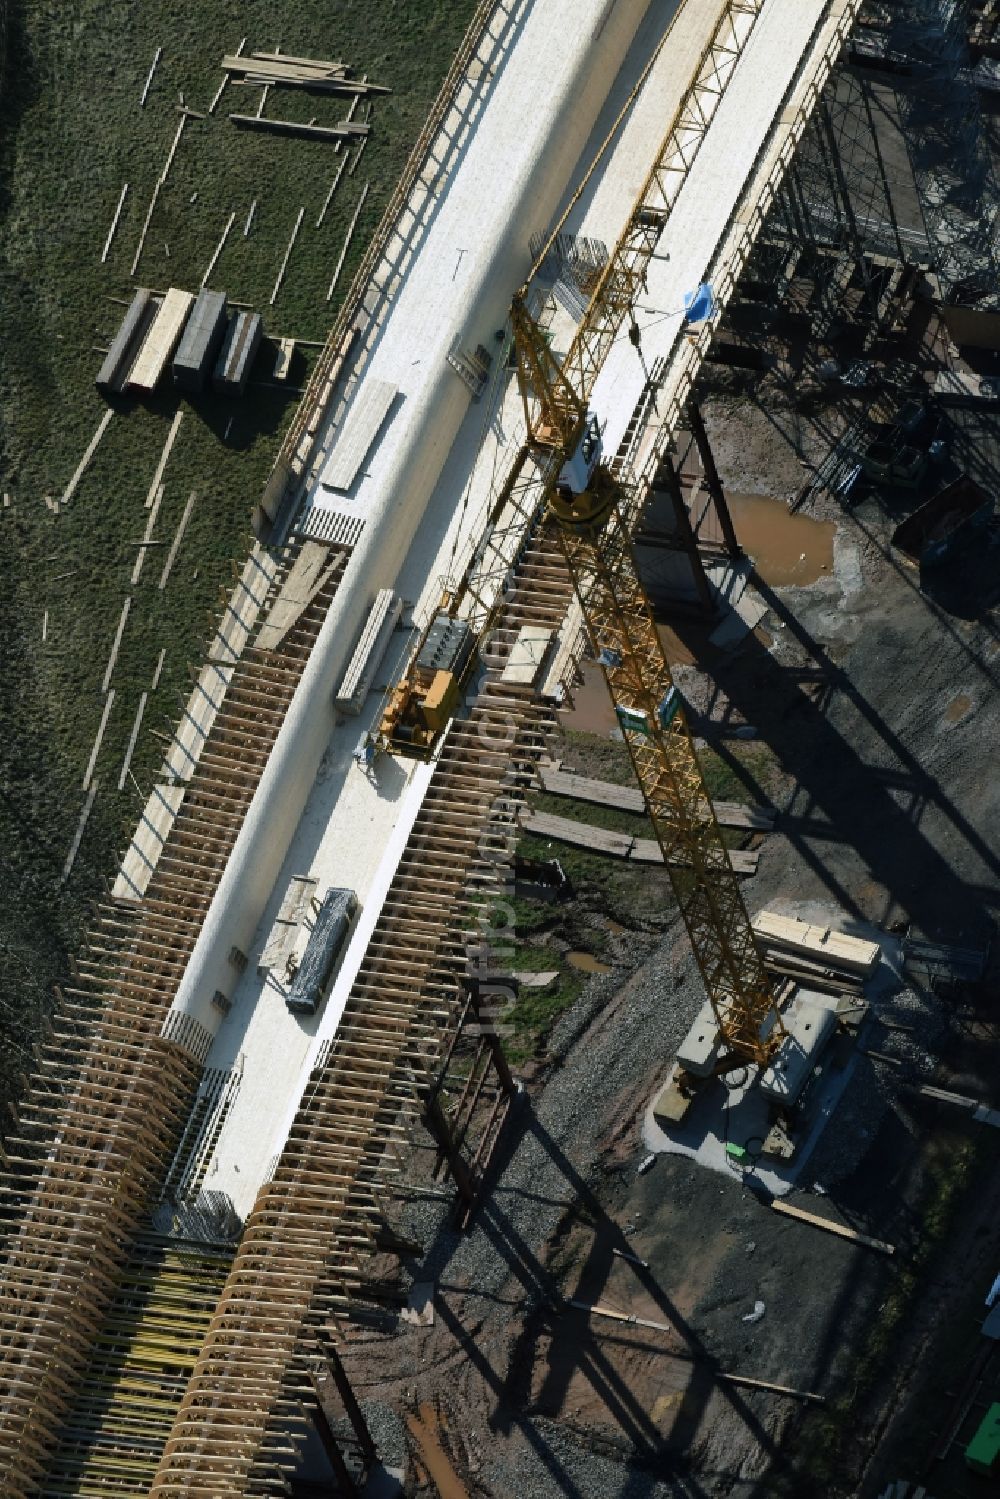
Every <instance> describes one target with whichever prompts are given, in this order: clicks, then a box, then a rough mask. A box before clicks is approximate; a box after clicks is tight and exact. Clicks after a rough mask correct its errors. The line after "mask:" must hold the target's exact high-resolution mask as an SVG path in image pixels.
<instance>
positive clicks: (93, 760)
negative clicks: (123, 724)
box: [82, 687, 115, 791]
mask: <svg viewBox="0 0 1000 1499" xmlns="http://www.w3.org/2000/svg"><path fill="white" fill-rule="evenodd" d="M114 701H115V689H114V688H113V687H112V689H111V691H110V692H109V693H108V695H107V697H106V698H105V699H104V712H103V713H102V714H101V721H100V723H99V724H98V726H97V737H96V738H95V740H94V747H93V749H92V750H91V751H90V759H89V760H88V761H87V769H86V770H85V771H84V773H83V788H82V789H83V790H84V791H86V790H87V788H88V787H89V785H90V780H91V777H92V776H93V774H94V767H95V766H96V764H97V757H98V755H99V754H100V752H101V741H102V739H103V738H104V730H105V729H106V728H107V726H108V719H109V718H110V716H111V709H112V706H113V704H114Z"/></svg>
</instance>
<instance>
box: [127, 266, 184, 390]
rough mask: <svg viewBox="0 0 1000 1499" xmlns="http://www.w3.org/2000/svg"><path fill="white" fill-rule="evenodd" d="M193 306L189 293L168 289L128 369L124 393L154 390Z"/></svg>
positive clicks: (175, 288)
mask: <svg viewBox="0 0 1000 1499" xmlns="http://www.w3.org/2000/svg"><path fill="white" fill-rule="evenodd" d="M193 306H194V297H193V296H192V294H191V293H190V292H189V291H183V290H182V289H181V288H180V287H178V286H172V287H171V288H170V290H169V291H168V292H167V294H166V296H165V297H164V298H163V301H162V302H161V304H160V310H159V312H158V313H157V314H156V317H155V318H154V320H153V326H152V327H151V328H150V330H149V332H148V333H147V334H146V339H145V342H144V343H143V346H142V348H141V349H140V350H139V357H138V359H137V360H136V361H135V364H134V365H133V366H132V371H131V374H130V375H129V377H128V381H127V383H126V387H125V388H126V390H143V391H147V392H152V391H154V390H155V389H156V387H157V385H159V383H160V380H161V378H162V376H163V373H164V371H165V369H166V367H167V365H168V364H169V362H170V360H171V359H172V357H173V354H174V350H175V349H176V348H177V345H178V344H179V343H180V340H181V334H182V333H183V332H184V324H185V323H186V322H187V320H188V316H189V314H190V312H191V308H192V307H193Z"/></svg>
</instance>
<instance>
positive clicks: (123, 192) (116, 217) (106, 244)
mask: <svg viewBox="0 0 1000 1499" xmlns="http://www.w3.org/2000/svg"><path fill="white" fill-rule="evenodd" d="M127 193H128V183H127V182H126V183H125V185H124V187H123V188H122V190H121V196H120V198H119V199H118V207H117V208H116V209H115V212H114V217H113V219H112V220H111V228H110V229H109V230H108V237H107V239H106V240H105V241H104V249H103V250H102V251H101V264H102V265H104V264H106V262H107V258H108V255H109V254H110V251H111V242H112V240H113V239H114V237H115V232H116V230H117V228H118V220H119V219H120V218H121V216H122V209H123V208H124V207H125V196H126V194H127Z"/></svg>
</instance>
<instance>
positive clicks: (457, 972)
mask: <svg viewBox="0 0 1000 1499" xmlns="http://www.w3.org/2000/svg"><path fill="white" fill-rule="evenodd" d="M569 598H570V583H569V579H568V577H567V574H566V570H565V566H564V564H563V561H562V558H561V555H560V554H559V553H558V550H557V548H556V546H555V542H554V539H553V538H552V537H551V536H550V535H549V534H548V533H547V532H543V533H542V534H541V535H540V536H536V537H535V538H533V539H531V540H530V541H529V543H528V545H527V547H526V549H525V552H524V554H523V556H522V558H521V560H520V563H519V565H518V568H517V570H516V572H515V574H514V578H513V580H512V586H511V588H510V590H509V592H508V594H507V597H506V599H505V603H504V608H503V611H502V614H501V616H500V619H499V624H498V628H497V632H496V636H495V640H496V643H497V654H496V657H495V658H494V657H492V656H491V657H490V658H489V662H490V669H489V670H488V672H487V676H486V680H485V684H484V687H483V689H482V691H481V693H480V695H479V697H478V699H477V701H476V703H475V705H474V708H473V710H472V712H471V714H470V716H469V717H468V719H466V720H462V721H459V722H456V723H455V724H454V725H453V726H452V729H451V731H450V734H449V736H448V738H447V739H446V741H445V744H444V746H443V749H442V751H441V755H440V759H439V760H438V762H437V766H436V769H435V772H434V775H433V779H432V780H431V783H430V786H429V788H428V791H427V794H426V796H425V798H424V801H423V804H422V806H421V810H420V812H419V813H418V816H417V819H416V822H415V824H414V828H413V831H412V834H411V836H410V838H409V840H408V843H407V846H406V850H405V852H404V854H403V857H402V859H401V861H400V864H399V867H398V869H397V872H396V875H395V878H394V879H393V881H392V884H391V886H390V889H389V892H388V894H387V897H386V900H385V904H384V906H383V909H382V911H381V914H380V916H379V919H378V922H377V924H376V926H375V929H374V932H373V935H372V939H371V941H370V943H369V945H368V949H367V951H366V954H365V957H364V960H363V962H362V965H361V969H360V971H359V973H358V975H357V977H356V979H355V982H354V984H353V987H352V989H351V993H350V996H349V999H348V1001H347V1005H346V1008H345V1011H344V1014H343V1018H342V1020H341V1022H340V1025H339V1028H338V1031H337V1035H336V1038H335V1039H334V1041H333V1043H332V1045H331V1047H330V1049H329V1052H328V1053H327V1055H326V1056H325V1057H322V1058H321V1059H320V1060H319V1062H318V1064H317V1065H316V1067H315V1068H314V1070H313V1072H312V1074H311V1077H310V1080H309V1085H308V1087H307V1089H306V1092H305V1094H304V1097H303V1102H302V1104H301V1106H300V1108H299V1111H298V1113H297V1115H296V1117H295V1120H294V1122H293V1124H292V1127H291V1130H290V1133H289V1137H288V1141H287V1143H286V1145H285V1148H284V1150H283V1152H282V1154H281V1157H280V1159H279V1161H278V1163H277V1165H276V1167H275V1170H274V1173H273V1176H272V1178H271V1180H270V1182H268V1183H267V1184H266V1185H265V1186H264V1187H262V1189H261V1191H260V1194H259V1196H258V1198H257V1202H256V1204H255V1206H254V1210H253V1212H252V1213H251V1216H250V1218H249V1220H248V1223H247V1227H246V1230H245V1233H244V1236H243V1239H242V1242H241V1244H240V1248H239V1250H238V1252H237V1256H236V1260H235V1262H234V1265H233V1271H232V1274H231V1275H230V1277H229V1281H228V1283H227V1285H226V1290H225V1292H224V1295H223V1297H222V1299H221V1301H220V1303H219V1309H218V1312H217V1314H216V1317H215V1319H214V1322H213V1325H212V1328H211V1330H210V1332H209V1335H208V1337H207V1339H206V1342H205V1347H204V1351H203V1354H202V1356H201V1358H200V1359H199V1361H198V1366H197V1368H196V1370H195V1373H194V1376H193V1378H192V1380H191V1383H190V1385H189V1387H188V1391H187V1394H186V1396H185V1398H184V1402H183V1405H182V1407H181V1410H180V1413H179V1415H178V1418H177V1421H176V1422H175V1425H174V1430H173V1432H172V1434H171V1436H170V1439H169V1440H168V1442H167V1445H166V1449H165V1453H164V1458H163V1461H162V1463H161V1466H160V1471H159V1473H158V1475H157V1478H156V1481H155V1483H154V1484H153V1486H152V1488H151V1490H150V1495H151V1499H181V1496H184V1499H225V1496H230V1495H233V1496H235V1495H239V1494H244V1493H260V1494H263V1493H274V1492H278V1491H280V1488H281V1484H282V1482H283V1481H284V1480H285V1479H286V1478H287V1474H288V1473H289V1472H290V1470H291V1468H292V1467H293V1465H294V1461H295V1452H294V1437H295V1434H296V1432H298V1433H301V1431H302V1427H303V1419H304V1412H305V1411H306V1410H307V1409H308V1408H309V1404H310V1400H311V1398H312V1395H311V1370H312V1368H313V1367H314V1365H315V1362H316V1360H317V1358H320V1357H321V1356H322V1352H323V1347H322V1340H323V1337H324V1336H326V1335H328V1331H329V1333H332V1335H333V1336H334V1338H335V1341H336V1342H337V1343H339V1344H340V1345H341V1346H342V1347H345V1348H346V1349H349V1348H350V1328H351V1325H352V1323H356V1322H359V1321H360V1322H365V1321H367V1320H368V1319H369V1318H370V1317H371V1316H372V1314H373V1311H377V1306H376V1307H374V1308H373V1306H372V1301H373V1298H375V1299H376V1301H377V1297H376V1296H375V1287H374V1281H375V1277H374V1275H373V1273H372V1271H373V1266H374V1265H375V1264H377V1260H376V1256H377V1254H378V1252H379V1249H380V1245H381V1243H382V1242H383V1240H382V1235H383V1234H384V1231H385V1228H384V1226H385V1223H386V1217H387V1214H388V1213H389V1211H390V1209H391V1205H392V1201H393V1199H394V1198H395V1197H396V1196H398V1195H399V1194H400V1193H401V1192H404V1191H405V1184H404V1182H403V1181H401V1179H400V1172H401V1154H400V1152H401V1151H402V1149H403V1148H404V1146H405V1143H406V1141H407V1139H408V1138H409V1134H410V1131H411V1130H412V1128H413V1126H414V1125H415V1124H416V1123H418V1122H420V1121H426V1122H427V1123H428V1124H429V1125H430V1126H431V1128H432V1130H433V1131H434V1133H435V1137H436V1138H437V1139H438V1142H439V1145H440V1146H441V1149H442V1153H443V1154H444V1155H445V1156H446V1158H447V1159H448V1163H449V1165H451V1166H452V1168H453V1170H454V1171H455V1175H456V1180H457V1182H458V1185H459V1189H460V1193H461V1194H462V1196H463V1197H464V1198H465V1200H466V1201H469V1200H471V1199H472V1198H474V1195H475V1191H476V1187H477V1185H478V1178H479V1175H480V1173H481V1169H482V1161H483V1158H484V1155H485V1154H486V1153H487V1152H488V1151H489V1149H490V1146H491V1144H492V1141H493V1140H494V1139H495V1136H496V1131H497V1128H498V1122H497V1121H498V1119H499V1120H502V1115H503V1112H504V1110H505V1108H506V1095H507V1091H508V1089H507V1086H506V1085H505V1079H504V1077H503V1074H502V1071H501V1070H500V1069H498V1070H497V1072H496V1073H495V1074H493V1073H491V1071H490V1069H489V1067H488V1065H486V1066H484V1065H483V1058H482V1057H480V1058H479V1060H478V1061H477V1064H476V1072H475V1080H474V1081H473V1083H472V1091H475V1090H476V1089H478V1088H480V1083H481V1082H482V1081H483V1080H485V1079H486V1078H487V1077H495V1081H493V1082H491V1083H490V1085H489V1086H490V1088H491V1096H490V1097H489V1107H488V1109H487V1110H486V1111H485V1118H483V1119H482V1121H481V1123H480V1124H479V1125H478V1126H477V1130H478V1133H477V1134H476V1135H475V1136H473V1135H472V1133H471V1128H470V1121H471V1118H472V1109H471V1107H470V1097H469V1092H468V1091H459V1092H457V1093H455V1092H452V1093H451V1094H448V1092H447V1083H448V1078H449V1075H450V1074H449V1068H450V1065H451V1057H452V1052H451V1046H452V1038H453V1036H454V1033H455V1030H456V1028H457V1026H458V1025H459V1024H460V1023H461V1022H462V1020H463V1018H468V1013H469V1010H468V1001H469V993H468V987H467V985H466V983H465V982H464V971H465V964H466V959H467V954H468V950H469V941H470V936H469V934H470V929H474V928H475V926H476V922H477V919H478V917H479V915H480V913H481V912H482V910H483V907H484V904H485V903H487V902H489V901H490V900H491V899H495V897H496V892H497V883H498V879H499V875H500V870H501V868H502V867H503V865H504V863H505V861H506V860H507V858H508V857H509V856H510V854H511V852H512V849H513V842H514V839H515V837H516V817H517V813H518V810H519V808H520V806H521V805H522V804H523V800H524V797H525V795H526V794H527V792H528V790H529V789H530V785H531V782H532V780H533V778H534V776H535V774H536V770H537V764H538V761H539V759H540V757H541V756H542V755H543V754H544V752H545V748H546V742H547V732H548V729H549V719H548V710H547V709H546V708H544V707H543V706H542V705H541V704H540V703H538V702H537V701H536V700H535V699H534V697H533V695H532V692H531V689H530V688H528V687H526V686H520V685H511V684H509V683H505V682H503V681H502V667H503V665H504V663H505V661H506V656H507V653H508V652H509V649H510V648H511V646H512V645H513V644H514V642H515V641H516V639H517V637H518V635H519V633H520V631H521V629H522V628H523V627H524V626H525V625H533V626H542V627H547V628H552V629H557V628H558V627H559V625H560V624H561V622H562V620H563V619H564V617H565V613H566V609H567V606H568V603H569ZM493 660H496V663H497V664H496V665H495V666H494V665H493V664H492V662H493ZM442 1077H443V1078H444V1089H442V1087H441V1079H442ZM484 1086H485V1084H484ZM442 1124H443V1125H444V1128H443V1129H442V1128H441V1126H442ZM460 1137H464V1149H463V1150H460V1149H459V1140H460ZM470 1157H471V1159H470Z"/></svg>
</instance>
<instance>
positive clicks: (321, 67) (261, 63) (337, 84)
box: [222, 52, 392, 94]
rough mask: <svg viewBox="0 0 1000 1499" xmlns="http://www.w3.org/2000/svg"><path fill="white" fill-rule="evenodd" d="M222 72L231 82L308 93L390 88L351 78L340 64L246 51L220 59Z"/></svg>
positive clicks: (379, 91)
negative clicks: (294, 89) (299, 90)
mask: <svg viewBox="0 0 1000 1499" xmlns="http://www.w3.org/2000/svg"><path fill="white" fill-rule="evenodd" d="M222 70H223V72H224V73H228V74H229V76H230V79H231V80H232V82H234V83H245V84H250V85H251V86H254V87H258V88H298V89H304V90H305V92H306V93H310V94H389V93H391V92H392V90H391V89H388V88H386V87H385V85H384V84H380V83H369V82H368V80H367V79H366V78H352V77H351V69H350V68H349V67H348V66H347V64H346V63H342V62H322V61H319V60H317V59H314V58H309V57H291V56H287V55H285V54H284V53H275V52H247V53H241V54H240V55H239V56H235V55H234V56H229V57H224V58H223V59H222Z"/></svg>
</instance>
